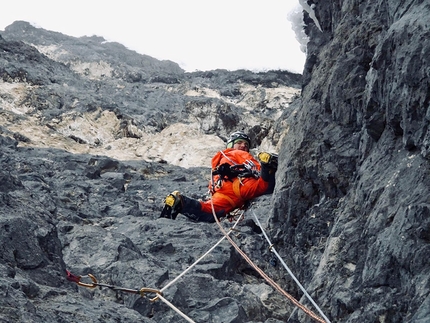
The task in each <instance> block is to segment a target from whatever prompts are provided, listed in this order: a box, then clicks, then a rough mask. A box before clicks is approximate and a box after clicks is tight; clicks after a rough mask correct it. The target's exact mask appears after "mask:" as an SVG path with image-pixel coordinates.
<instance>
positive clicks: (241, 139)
mask: <svg viewBox="0 0 430 323" xmlns="http://www.w3.org/2000/svg"><path fill="white" fill-rule="evenodd" d="M250 146H251V139H250V138H249V137H248V135H247V134H246V133H244V132H242V131H236V132H233V133H232V134H231V135H230V137H229V138H228V141H227V148H234V149H238V150H244V151H249V148H250Z"/></svg>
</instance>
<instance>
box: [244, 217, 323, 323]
mask: <svg viewBox="0 0 430 323" xmlns="http://www.w3.org/2000/svg"><path fill="white" fill-rule="evenodd" d="M252 215H254V218H255V221H257V224H258V226H259V227H260V228H261V232H262V233H263V235H264V237H265V238H266V240H267V242H268V243H269V246H270V247H269V249H270V251H272V252H273V253H274V254H275V255H276V257H278V259H279V260H280V261H281V263H282V265H283V266H284V268H285V269H286V270H287V272H288V274H289V275H290V276H291V278H293V280H294V281H295V282H296V284H297V286H299V288H300V289H301V290H302V292H303V294H305V296H306V297H307V298H308V299H309V301H310V302H311V303H312V304H313V306H315V308H316V309H317V311H318V312H319V313H320V315H321V316H322V317H323V318H324V320H325V321H326V322H327V323H331V322H330V320H329V319H328V318H327V316H325V315H324V313H323V311H322V310H321V308H320V307H319V306H318V305H317V304H316V303H315V301H314V300H313V299H312V297H311V296H310V295H309V294H308V292H307V291H306V289H305V288H304V287H303V286H302V284H300V282H299V280H298V279H297V278H296V276H294V274H293V272H292V271H291V270H290V268H288V266H287V264H286V263H285V262H284V260H283V259H282V258H281V256H280V255H279V254H278V252H277V251H276V249H275V247H274V246H273V244H272V242H271V241H270V239H269V237H268V236H267V234H266V232H265V231H264V229H263V226H262V225H261V223H260V220H258V217H257V215H256V214H255V212H254V211H252Z"/></svg>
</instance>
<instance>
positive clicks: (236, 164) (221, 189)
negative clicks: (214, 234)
mask: <svg viewBox="0 0 430 323" xmlns="http://www.w3.org/2000/svg"><path fill="white" fill-rule="evenodd" d="M250 146H251V139H250V138H249V137H248V136H247V135H246V134H245V133H243V132H241V131H237V132H234V133H232V134H231V135H230V137H229V139H228V141H227V148H226V149H225V150H223V151H219V152H218V153H217V154H215V156H214V157H213V158H212V163H211V164H212V179H211V181H210V182H209V189H210V192H211V194H212V197H211V200H212V201H211V200H207V201H200V200H195V199H192V198H190V197H187V196H185V195H183V194H180V193H179V191H174V192H172V193H171V194H169V195H168V196H167V197H166V199H165V200H164V208H163V211H162V212H161V217H166V218H170V219H176V216H177V215H178V213H181V214H183V215H185V216H187V217H188V218H190V219H192V220H194V221H199V222H210V223H212V222H215V218H214V216H213V211H212V204H213V207H214V211H215V214H216V216H217V218H218V219H220V218H222V217H225V216H228V214H229V212H231V211H233V210H235V209H237V208H242V207H244V206H245V204H246V203H247V202H249V201H250V200H252V199H253V198H255V197H258V196H260V195H263V194H269V193H272V192H273V189H274V185H275V171H276V169H277V165H278V156H277V155H275V154H269V153H266V152H262V153H259V154H258V159H259V161H260V162H259V161H257V160H256V159H255V158H254V157H253V156H252V155H251V154H250V153H249V148H250Z"/></svg>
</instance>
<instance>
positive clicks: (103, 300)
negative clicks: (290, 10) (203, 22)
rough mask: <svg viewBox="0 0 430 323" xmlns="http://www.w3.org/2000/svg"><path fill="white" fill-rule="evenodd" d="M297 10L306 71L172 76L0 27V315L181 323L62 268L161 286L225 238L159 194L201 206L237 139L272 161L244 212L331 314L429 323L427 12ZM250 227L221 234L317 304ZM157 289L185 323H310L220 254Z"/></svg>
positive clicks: (107, 51) (111, 48) (352, 4)
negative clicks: (169, 214)
mask: <svg viewBox="0 0 430 323" xmlns="http://www.w3.org/2000/svg"><path fill="white" fill-rule="evenodd" d="M307 4H308V5H309V8H311V9H312V10H313V12H312V15H311V16H309V14H307V13H305V15H304V22H305V24H306V33H307V34H308V36H309V43H308V48H307V50H308V53H307V61H306V65H305V69H304V73H303V77H301V76H299V75H294V74H291V73H288V72H282V71H270V72H267V73H258V74H256V73H251V72H249V71H236V72H227V71H219V70H217V71H210V72H198V73H184V72H183V71H181V69H180V68H179V67H178V66H177V65H176V64H175V63H172V62H160V61H157V60H155V59H152V58H150V57H147V56H143V55H138V54H136V53H134V52H130V51H128V50H127V49H126V48H124V47H122V46H121V45H119V44H110V43H105V42H104V40H103V39H100V38H98V37H91V38H79V39H76V38H73V37H67V36H64V35H61V34H58V33H54V32H50V31H45V30H42V29H36V28H33V27H32V26H30V25H29V24H27V23H24V22H15V23H14V24H12V25H11V26H9V27H8V28H6V30H5V31H4V32H3V33H1V37H2V38H1V39H0V47H1V50H0V75H1V79H2V81H0V104H1V108H2V110H0V113H1V114H0V120H1V123H0V126H1V127H0V135H1V137H0V145H1V155H0V160H1V165H2V168H1V170H0V178H1V180H0V183H1V184H0V204H1V208H0V221H1V223H0V224H1V225H0V231H1V233H0V239H1V246H2V247H1V249H0V271H1V272H2V273H3V274H2V275H1V278H0V293H1V297H0V308H1V311H0V320H1V321H4V322H48V323H49V322H62V321H64V322H98V321H102V322H136V321H140V322H173V321H182V320H183V319H182V318H181V317H180V316H179V315H178V314H176V313H175V312H174V311H173V310H172V309H171V308H169V307H168V306H167V305H165V304H164V303H162V302H159V301H157V302H151V301H150V300H149V298H151V297H150V296H148V297H146V298H141V297H139V296H137V295H133V294H127V293H121V292H116V291H113V290H110V289H107V288H102V289H91V290H90V289H86V288H83V287H77V286H76V285H75V284H73V283H71V282H69V281H67V280H66V279H65V274H64V272H65V269H66V268H68V269H70V270H71V271H72V272H74V273H76V274H82V275H85V274H88V273H92V274H94V275H95V276H96V277H97V278H99V279H100V281H102V282H105V283H108V284H113V285H117V286H123V287H128V288H137V289H139V288H141V287H143V286H145V287H153V288H162V287H163V286H166V284H168V282H170V281H171V280H172V279H174V278H175V277H177V275H179V274H180V273H181V272H182V271H183V270H185V269H186V268H187V267H188V266H189V265H190V264H192V263H193V261H194V260H196V259H197V258H198V257H200V256H201V255H202V254H203V253H205V252H206V251H207V250H208V249H209V248H210V247H211V246H212V245H214V244H215V243H216V242H217V241H218V240H219V239H220V238H221V234H220V232H219V230H218V228H217V227H216V225H213V224H197V223H193V222H190V221H188V220H187V219H185V218H184V217H182V216H180V217H178V219H177V220H176V221H170V220H166V219H159V218H158V213H159V211H160V206H161V201H162V199H163V197H164V195H165V194H166V193H167V192H169V191H171V190H172V189H179V190H181V191H184V192H185V191H186V192H187V193H188V194H189V195H190V196H193V197H195V198H204V196H205V193H206V183H207V182H206V180H207V179H208V177H209V170H208V168H207V166H206V165H207V161H208V160H209V158H210V156H211V154H212V153H213V151H216V150H217V149H219V148H221V147H223V145H224V140H225V137H226V135H227V134H228V133H229V132H230V131H232V130H235V129H237V128H243V129H245V130H246V131H248V132H249V133H250V134H251V136H252V138H253V139H254V142H255V143H256V145H255V150H254V152H256V151H258V150H269V151H276V152H278V153H279V169H278V172H277V178H276V180H277V183H276V187H275V192H274V193H273V195H267V196H263V197H260V198H258V199H256V201H255V203H254V204H253V205H252V207H251V209H250V210H249V211H247V213H246V219H249V218H251V217H252V213H255V214H256V215H257V216H258V218H259V219H260V220H261V221H262V223H263V227H264V228H265V229H266V230H267V232H268V234H269V236H270V237H271V238H272V240H273V241H272V242H273V244H274V247H275V248H276V250H277V251H278V252H279V253H280V254H281V256H282V257H283V259H284V260H285V262H286V263H287V264H288V266H289V267H290V268H291V270H292V272H293V273H294V274H295V275H296V276H297V278H298V279H299V281H300V282H301V283H302V284H303V285H304V286H305V288H306V289H307V291H308V292H309V293H310V294H311V295H312V297H313V299H314V300H315V301H316V303H317V304H318V305H319V306H320V307H321V309H322V311H323V312H324V313H325V315H326V316H327V317H328V318H329V319H330V321H331V322H345V323H356V322H357V323H358V322H408V323H425V322H428V321H429V319H428V318H429V317H430V296H429V290H430V288H429V287H430V282H429V278H430V274H429V273H430V270H429V269H430V260H429V257H428V255H429V252H430V250H429V249H430V209H429V208H430V194H429V193H430V192H429V187H430V183H429V182H430V180H429V171H430V167H429V143H430V142H429V140H430V132H429V121H430V118H429V114H430V112H429V111H430V106H429V103H430V100H429V98H430V95H429V93H430V92H429V88H430V87H429V73H430V68H429V64H430V48H429V47H430V42H429V40H428V39H429V36H430V35H429V33H430V32H429V30H430V29H429V20H428V17H429V14H430V6H429V5H428V3H427V2H425V1H390V2H388V1H382V0H379V1H373V2H366V3H362V2H359V1H355V0H345V1H342V2H339V1H326V2H316V1H308V3H307ZM311 17H312V18H311ZM198 149H199V150H198ZM196 155H198V158H197V157H196ZM247 224H248V223H247V222H245V221H244V222H241V223H240V225H239V230H240V232H235V234H234V236H235V237H234V239H235V241H237V242H238V244H239V245H240V246H241V248H242V249H243V250H244V251H245V252H246V253H247V254H248V255H249V256H250V258H251V259H253V260H254V261H255V262H256V264H257V265H259V266H260V268H262V269H264V270H265V272H266V273H267V274H268V275H269V276H270V277H272V278H273V279H274V280H275V281H276V282H278V283H279V284H280V285H281V286H282V287H283V288H284V289H285V290H286V291H288V292H289V293H291V294H292V295H293V296H294V297H296V298H297V299H301V301H302V303H303V304H305V305H306V306H307V307H308V308H310V309H312V310H313V311H315V309H314V308H313V307H312V305H311V304H310V303H309V301H308V300H307V299H306V298H305V297H303V293H302V292H301V291H300V290H299V289H298V287H297V286H296V285H295V283H294V282H293V280H292V279H291V277H289V275H288V274H287V272H286V271H285V269H284V268H283V267H282V266H281V265H280V263H279V262H277V263H276V262H275V261H273V260H274V259H273V255H272V253H271V252H270V251H269V249H268V246H267V243H266V241H265V239H264V237H263V236H262V235H261V234H258V233H256V232H255V231H254V230H253V228H252V227H250V226H247ZM223 225H224V226H226V227H229V226H231V224H230V223H228V222H224V223H223ZM165 297H166V298H167V299H168V300H169V301H170V302H172V304H174V305H175V306H177V307H178V308H179V309H180V310H181V311H182V312H184V313H185V314H186V315H188V316H189V317H191V318H192V319H193V320H194V321H195V322H249V323H251V322H255V323H256V322H262V323H263V322H264V323H277V322H289V323H296V322H312V320H311V319H310V318H309V317H308V316H306V315H305V314H304V313H303V312H302V311H300V310H297V308H296V307H294V306H293V305H292V304H291V302H289V301H288V300H286V298H285V297H283V296H281V295H280V294H279V293H277V292H276V291H275V290H274V289H273V288H272V287H270V286H269V285H267V284H266V283H265V281H264V280H263V279H262V278H261V277H260V276H259V275H258V274H257V273H256V272H255V271H254V270H253V269H252V268H251V267H250V266H249V265H248V264H247V263H246V262H245V261H244V260H243V259H242V258H241V257H240V256H239V254H238V253H237V252H236V251H235V250H234V249H233V248H232V247H231V246H230V245H229V244H228V243H227V242H222V243H221V244H220V245H219V246H218V247H217V248H216V249H215V250H214V251H213V252H212V253H211V254H210V255H209V256H207V257H206V258H205V259H204V260H203V261H202V262H200V263H199V264H198V265H197V266H196V267H195V268H194V269H193V270H191V271H190V272H189V273H187V275H185V276H184V277H182V278H181V279H180V280H179V281H178V282H177V283H176V284H174V285H172V286H171V287H169V288H168V289H167V290H166V291H165Z"/></svg>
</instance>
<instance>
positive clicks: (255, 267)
mask: <svg viewBox="0 0 430 323" xmlns="http://www.w3.org/2000/svg"><path fill="white" fill-rule="evenodd" d="M211 207H212V214H213V216H214V218H215V222H216V223H217V225H218V227H219V228H220V230H221V232H222V233H223V234H224V236H225V237H226V238H227V240H228V241H229V242H230V243H231V245H232V246H233V247H234V248H235V249H236V251H237V252H238V253H239V254H240V255H241V256H242V258H243V259H245V261H246V262H247V263H248V264H249V265H250V266H251V267H252V268H254V269H255V271H257V272H258V273H259V274H260V275H261V277H263V278H264V279H265V280H266V281H267V282H268V283H269V284H270V285H271V286H272V287H273V288H275V289H276V290H277V291H278V292H280V293H281V294H282V295H284V296H285V297H287V298H288V299H289V300H290V301H291V302H292V303H293V304H294V305H296V306H297V307H298V308H300V309H301V310H302V311H303V312H304V313H306V314H307V315H308V316H309V317H311V318H313V319H314V320H315V321H317V322H320V323H326V322H325V321H324V320H323V319H322V318H320V317H319V316H317V315H316V314H315V313H314V312H312V311H311V310H309V309H308V308H307V307H305V306H304V305H302V304H301V303H300V302H299V301H297V300H296V299H295V298H294V297H293V296H291V295H290V294H289V293H287V292H286V291H284V290H283V289H282V288H281V286H279V285H278V284H277V283H276V282H275V281H273V280H272V279H271V278H270V277H269V276H267V274H266V273H265V272H264V271H263V270H262V269H260V268H259V267H258V266H257V265H256V264H254V262H253V261H252V260H251V259H250V258H249V257H248V256H247V255H246V254H245V253H244V252H243V251H242V249H240V248H239V246H238V245H237V244H236V243H235V242H234V241H233V239H232V238H231V237H230V236H229V235H228V234H227V232H226V231H225V230H224V228H223V226H222V225H221V223H220V221H219V219H218V217H217V215H216V212H215V208H214V205H213V201H212V198H211Z"/></svg>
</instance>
